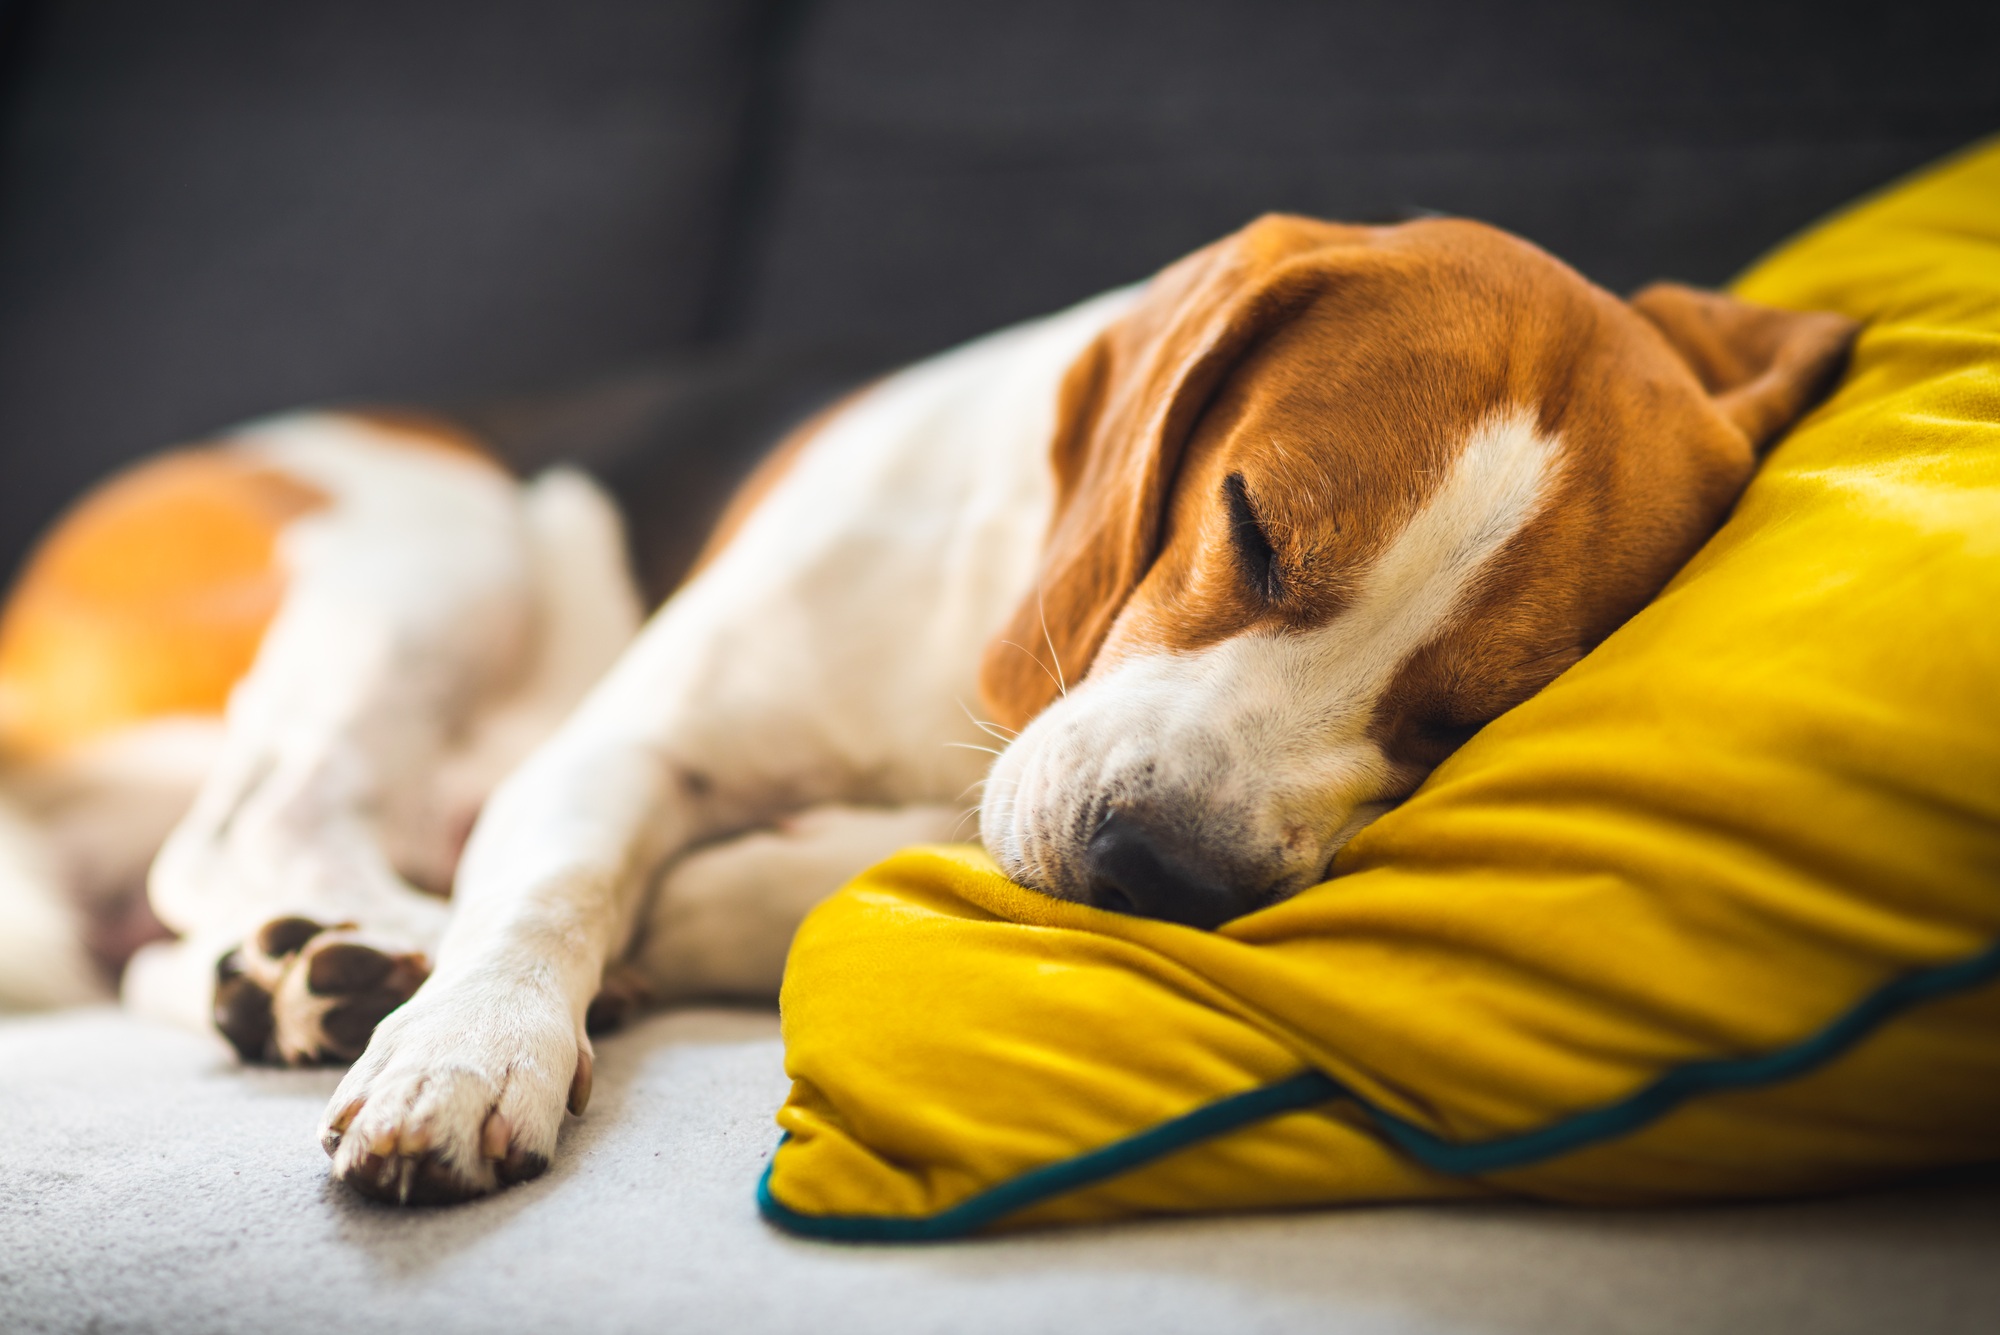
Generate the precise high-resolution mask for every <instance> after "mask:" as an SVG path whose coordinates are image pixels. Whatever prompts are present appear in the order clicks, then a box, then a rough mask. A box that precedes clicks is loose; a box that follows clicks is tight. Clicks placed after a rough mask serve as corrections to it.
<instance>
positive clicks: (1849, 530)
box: [760, 142, 2000, 1238]
mask: <svg viewBox="0 0 2000 1335" xmlns="http://www.w3.org/2000/svg"><path fill="white" fill-rule="evenodd" d="M1737 290H1738V291H1739V292H1741V293H1742V294H1743V295H1744V296H1746V297H1749V298H1752V299H1754V300H1758V301H1763V302H1767V303H1771V304H1774V305H1787V306H1797V307H1814V308H1824V309H1832V310H1837V311H1842V312H1845V313H1847V314H1849V315H1852V316H1855V317H1857V318H1860V319H1862V320H1864V321H1866V322H1867V324H1868V327H1867V329H1866V331H1865V332H1864V333H1863V334H1862V336H1861V339H1860V342H1859V344H1858V346H1857V348H1856V350H1855V353H1854V358H1853V363H1852V366H1851V368H1850V370H1849V373H1848V375H1847V377H1846V379H1845V380H1844V381H1843V383H1842V384H1841V386H1840V387H1839V389H1838V390H1837V392H1836V393H1835V395H1834V396H1833V397H1832V399H1831V400H1830V401H1829V402H1827V403H1826V404H1825V405H1823V406H1822V407H1821V408H1820V409H1819V410H1818V411H1817V412H1815V413H1814V414H1813V415H1812V416H1811V417H1810V418H1809V419H1808V420H1807V421H1806V422H1804V423H1803V424H1802V425H1801V426H1800V427H1799V428H1798V429H1797V430H1796V431H1795V432H1794V433H1793V434H1792V435H1791V436H1790V437H1789V438H1788V439H1787V440H1786V441H1785V442H1784V443H1783V444H1782V445H1781V446H1780V447H1779V448H1778V449H1777V450H1776V452H1775V453H1774V454H1773V455H1772V457H1771V459H1770V460H1769V462H1768V463H1767V464H1766V465H1765V467H1764V468H1763V470H1762V471H1761V472H1760V473H1759V475H1758V476H1757V479H1756V480H1755V482H1753V484H1752V485H1751V487H1750V490H1749V491H1748V493H1747V494H1746V495H1745V496H1744V498H1743V501H1742V503H1741V505H1740V506H1739V507H1738V510H1737V512H1736V514H1735V515H1734V516H1733V517H1732V518H1731V519H1730V521H1729V523H1728V524H1727V525H1726V526H1725V527H1724V528H1723V530H1722V531H1721V532H1720V533H1719V534H1718V535H1717V536H1716V538H1715V539H1714V541H1712V542H1710V543H1709V544H1708V546H1707V547H1706V548H1704V549H1703V551H1702V552H1701V553H1700V555H1699V556H1698V557H1697V558H1696V559H1695V560H1694V562H1693V563H1692V564H1691V565H1689V567H1688V568H1687V569H1686V570H1685V571H1684V572H1683V573H1682V574H1681V575H1680V577H1679V578H1677V579H1676V580H1675V581H1674V583H1673V584H1672V585H1671V586H1670V587H1669V588H1668V589H1667V590H1666V591H1665V592H1664V593H1663V594H1662V595H1661V596H1660V598H1659V600H1658V601H1657V602H1656V603H1654V604H1653V605H1652V606H1651V607H1649V608H1648V609H1647V610H1646V611H1645V612H1643V613H1642V614H1641V615H1639V616H1638V617H1636V618H1634V619H1633V620H1632V622H1631V623H1630V624H1628V625H1627V626H1625V627H1624V628H1623V629H1621V630H1620V631H1619V632H1618V633H1617V634H1615V635H1614V636H1612V637H1611V639H1609V640H1608V641H1606V642H1605V644H1604V645H1603V646H1602V647H1600V648H1599V649H1598V650H1597V651H1596V652H1595V653H1592V654H1591V655H1590V656H1589V657H1588V658H1586V659H1585V660H1584V661H1583V662H1582V663H1580V664H1578V665H1577V666H1576V667H1575V668H1574V669H1572V670H1571V671H1570V672H1569V673H1567V674H1565V675H1564V676H1563V677H1562V678H1561V679H1560V680H1559V681H1557V682H1556V683H1555V684H1554V685H1552V686H1550V687H1549V688H1548V689H1547V690H1546V691H1544V692H1543V693H1542V694H1541V695H1539V696H1537V697H1535V698H1534V699H1533V700H1531V701H1529V702H1528V703H1527V704H1525V705H1523V706H1521V707H1520V708H1518V709H1516V710H1514V711H1513V712H1512V713H1510V714H1508V715H1506V716H1505V717H1503V718H1501V719H1500V720H1498V721H1497V722H1495V723H1493V724H1492V725H1490V726H1489V727H1487V728H1486V729H1485V730H1484V731H1483V732H1481V733H1480V734H1479V736H1477V737H1476V738H1474V739H1473V741H1472V742H1471V744H1469V745H1468V746H1466V747H1465V748H1464V750H1462V751H1461V752H1460V753H1459V754H1458V755H1456V756H1455V757H1453V758H1452V759H1451V760H1450V761H1449V762H1448V763H1447V764H1445V765H1444V766H1443V767H1442V768H1441V769H1439V770H1438V771H1437V773H1436V774H1435V775H1433V776H1432V778H1431V780H1430V782H1428V783H1427V784H1425V785H1424V787H1423V789H1422V790H1421V791H1420V792H1419V793H1418V794H1417V795H1416V796H1415V797H1413V798H1412V799H1411V800H1410V801H1409V802H1408V803H1406V804H1405V805H1404V806H1403V807H1401V808H1400V809H1399V810H1397V811H1395V812H1393V813H1391V814H1390V815H1389V816H1387V817H1385V818H1384V819H1383V820H1381V821H1380V822H1379V823H1377V824H1376V825H1375V826H1373V827H1372V828H1370V829H1369V830H1367V831H1366V832H1365V833H1364V834H1363V835H1362V836H1361V837H1360V838H1358V839H1356V840H1355V841H1354V842H1353V844H1352V845H1350V846H1349V848H1348V849H1347V850H1346V851H1345V852H1344V853H1343V854H1342V856H1341V858H1340V861H1339V863H1338V864H1337V866H1336V871H1337V872H1338V873H1340V874H1339V875H1338V877H1337V878H1336V879H1335V880H1332V881H1330V882H1328V883H1326V884H1325V885H1322V886H1319V887H1317V888H1315V889H1313V890H1311V891H1308V892H1307V893H1305V894H1303V895H1300V896H1299V897H1298V898H1296V899H1294V900H1291V901H1290V902H1288V903H1285V904H1281V905H1278V906H1277V907H1274V908H1271V909H1268V910H1265V911H1263V912H1260V913H1256V914H1253V915H1251V916H1250V917H1247V918H1243V919H1239V920H1238V921H1236V922H1232V923H1230V924H1228V925H1227V926H1225V927H1224V928H1223V929H1222V930H1220V931H1218V932H1214V933H1203V932H1197V931H1192V930H1188V929H1185V928H1181V927H1176V926H1173V925H1170V924H1164V923H1157V922H1147V921H1142V920H1138V919H1133V918H1125V917H1119V916H1117V915H1113V914H1108V913H1102V912H1099V911H1096V910H1093V909H1089V908H1083V907H1080V906H1077V905H1073V904H1066V903H1060V902H1057V901H1054V900H1051V899H1048V898H1045V897H1043V896H1041V895H1037V894H1034V893H1032V892H1030V891H1026V890H1022V889H1020V888H1018V887H1016V886H1014V885H1011V884H1009V883H1008V882H1007V881H1006V880H1004V879H1003V878H1002V877H1000V876H999V875H998V874H997V873H996V872H995V871H994V870H993V868H992V867H991V865H990V864H989V863H988V862H987V861H986V860H985V858H984V857H983V855H981V854H980V853H979V852H978V851H977V850H975V849H971V848H933V849H919V850H913V851H911V852H908V853H904V854H902V855H900V856H898V857H896V858H893V859H891V860H890V861H889V862H887V863H884V864H883V865H881V866H879V867H877V868H875V869H874V870H872V871H870V872H869V873H867V874H866V875H864V876H863V877H861V878H860V879H859V880H858V881H856V882H855V883H854V884H853V885H851V886H849V887H848V888H847V889H846V890H844V891H843V892H842V893H841V894H839V895H837V896H836V897H835V898H833V899H832V900H830V901H828V902H827V903H826V904H825V905H824V906H822V907H821V908H820V909H819V910H817V911H816V912H815V913H814V914H813V915H812V916H811V917H810V918H809V919H808V920H807V922H806V924H805V926H804V928H803V929H802V931H801V932H800V934H799V937H798V940H797V943H796V944H795V945H794V947H793V952H792V957H791V961H790V965H789V968H788V971H787V975H786V980H785V988H784V995H783V1009H784V1033H785V1045H786V1062H787V1066H788V1069H789V1071H790V1073H791V1075H792V1078H793V1082H794V1083H793V1088H792V1094H791V1098H790V1100H789V1101H788V1102H787V1103H786V1105H785V1107H784V1109H783V1110H782V1111H781V1112H780V1114H779V1118H778V1120H779V1123H780V1125H781V1126H782V1127H783V1128H784V1131H785V1132H786V1139H785V1140H784V1142H783V1143H782V1145H781V1146H780V1148H779V1149H778V1150H777V1152H776V1154H775V1156H774V1158H773V1161H772V1166H771V1169H770V1171H769V1173H768V1174H767V1176H766V1179H765V1182H764V1185H763V1188H762V1191H761V1192H760V1200H761V1202H762V1205H763V1208H764V1211H765V1213H766V1215H767V1217H769V1218H771V1219H772V1220H773V1221H774V1222H776V1223H778V1224H780V1225H781V1226H784V1227H787V1228H791V1229H795V1230H797V1231H801V1232H806V1233H813V1234H818V1235H822V1236H829V1237H847V1238H924V1237H939V1236H949V1235H952V1234H957V1233H963V1232H967V1231H970V1230H973V1229H978V1228H982V1227H985V1226H988V1225H991V1224H995V1223H1003V1224H1015V1223H1024V1222H1035V1221H1047V1220H1054V1219H1083V1218H1101V1217H1106V1216H1113V1215H1121V1214H1130V1213H1137V1212H1156V1211H1188V1210H1214V1209H1238V1208H1244V1207H1257V1206H1277V1205H1306V1204H1326V1203H1335V1202H1350V1201H1362V1200H1386V1199H1410V1198H1419V1197H1446V1196H1466V1195H1477V1194H1491V1193H1506V1194H1512V1195H1526V1196H1533V1197H1540V1198H1546V1199H1554V1200H1564V1201H1596V1202H1646V1201H1671V1200H1693V1199H1715V1198H1722V1197H1743V1196H1766V1195H1774V1194H1785V1193H1797V1192H1810V1191H1821V1190H1829V1189H1839V1188H1846V1187H1851V1186H1855V1185H1858V1184H1863V1183H1870V1182H1875V1181H1880V1180H1884V1179H1887V1178H1892V1177H1894V1176H1897V1175H1900V1174H1905V1173H1908V1172H1911V1171H1913V1170H1920V1169H1934V1168H1939V1167H1945V1166H1950V1165H1960V1164H1969V1163H1974V1162H1979V1161H1992V1160H1995V1159H2000V984H1996V982H1995V979H1996V975H2000V944H1996V943H2000V142H1996V143H1990V144H1988V145H1986V146H1984V147H1983V148H1981V149H1978V150H1975V151H1973V152H1971V153H1968V154H1966V155H1963V156H1961V157H1960V158H1958V159H1956V160H1954V161H1952V162H1949V163H1947V164H1945V165H1943V166H1942V167H1939V168H1936V169H1933V170H1932V171H1931V172H1929V173H1928V174H1926V175H1924V176H1922V177H1920V178H1919V179H1916V180H1914V181H1912V182H1909V183H1906V184H1904V185H1902V186H1900V187H1898V188H1896V189H1894V190H1892V191H1891V192H1889V193H1887V194H1886V195H1884V196H1882V197H1880V198H1878V199H1875V200H1873V201H1871V202H1867V203H1864V204H1862V205H1861V206H1859V207H1857V208H1856V209H1854V210H1852V211H1850V212H1848V213H1847V214H1845V215H1843V216H1840V217H1837V218H1835V219H1834V220H1832V221H1831V222H1828V223H1826V224H1824V225H1822V226H1821V227H1820V228H1819V229H1817V230H1816V231H1814V232H1812V233H1810V234H1808V235H1807V236H1805V237H1804V238H1803V239H1801V240H1798V241H1796V242H1794V243H1792V244H1791V245H1789V246H1787V247H1786V248H1784V249H1783V250H1781V251H1780V252H1779V253H1777V254H1776V255H1775V256H1773V257H1771V258H1770V259H1768V260H1766V261H1765V262H1764V263H1763V264H1761V265H1760V266H1759V267H1757V268H1756V269H1755V270H1754V271H1753V272H1752V273H1750V274H1749V275H1748V276H1746V277H1745V278H1743V279H1742V280H1741V282H1740V283H1739V284H1738V289H1737Z"/></svg>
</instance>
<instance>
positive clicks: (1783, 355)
mask: <svg viewBox="0 0 2000 1335" xmlns="http://www.w3.org/2000/svg"><path fill="white" fill-rule="evenodd" d="M1632 305H1633V307H1634V308H1635V309H1636V310H1637V311H1638V312H1639V314H1641V315H1643V316H1645V317H1646V318H1647V319H1648V320H1650V321H1651V322H1652V323H1653V326H1654V327H1655V328H1657V329H1658V330H1659V331H1660V333H1662V334H1663V335H1665V336H1666V340H1667V342H1668V344H1669V345H1671V346H1672V347H1673V349H1674V351H1676V352H1678V353H1679V354H1680V355H1681V358H1682V360H1684V361H1685V362H1687V364H1688V365H1689V366H1690V367H1691V368H1693V370H1694V373H1695V375H1696V377H1697V378H1698V379H1700V381H1701V384H1702V388H1704V389H1706V390H1707V391H1708V392H1709V395H1710V397H1711V398H1713V399H1714V400H1715V406H1716V408H1717V409H1719V410H1720V411H1721V413H1722V415H1723V416H1724V417H1726V418H1728V419H1729V421H1730V422H1732V423H1733V424H1734V425H1735V426H1736V428H1737V429H1738V430H1740V431H1741V432H1742V433H1743V434H1744V435H1745V436H1747V437H1748V438H1749V440H1750V445H1751V447H1752V448H1753V449H1762V448H1763V447H1764V446H1766V445H1768V444H1770V443H1771V442H1772V441H1774V440H1776V439H1777V437H1778V436H1779V434H1780V433H1782V432H1783V431H1784V430H1785V428H1786V427H1788V426H1790V425H1791V424H1792V423H1793V422H1795V421H1797V420H1798V419H1799V418H1800V417H1801V416H1803V415H1804V414H1805V411H1806V409H1808V408H1810V407H1811V406H1812V405H1813V404H1815V403H1817V402H1818V401H1819V399H1820V396H1821V395H1822V394H1824V393H1825V392H1826V390H1827V389H1828V387H1829V386H1830V385H1831V384H1832V381H1833V378H1834V376H1836V375H1837V374H1839V372H1840V369H1841V367H1842V366H1843V365H1845V364H1846V361H1847V350H1848V347H1849V345H1851V344H1852V343H1853V342H1854V335H1855V334H1856V333H1857V332H1858V331H1859V329H1860V326H1859V325H1857V324H1855V323H1854V321H1852V320H1850V319H1848V318H1846V317H1845V316H1841V315H1835V314H1833V313H1832V312H1830V311H1784V310H1778V309H1776V308H1774V307H1770V306H1755V305H1752V304H1751V303H1749V302H1747V301H1738V300H1737V299H1736V298H1735V297H1730V296H1724V295H1723V294H1721V293H1719V292H1702V291H1699V290H1698V289H1695V288H1691V287H1683V286H1681V285H1680V284H1679V283H1655V284H1653V285H1652V286H1651V287H1649V288H1646V289H1645V290H1644V291H1642V292H1640V293H1639V294H1638V295H1637V296H1635V297H1633V298H1632Z"/></svg>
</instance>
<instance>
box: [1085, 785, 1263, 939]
mask: <svg viewBox="0 0 2000 1335" xmlns="http://www.w3.org/2000/svg"><path fill="white" fill-rule="evenodd" d="M1084 861H1085V865H1086V866H1088V867H1089V869H1090V899H1091V902H1092V903H1093V904H1095V905H1097V907H1099V908H1104V909H1111V910H1113V911H1114V912H1117V913H1131V914H1136V915H1137V916H1139V917H1141V918H1159V919H1161V920H1163V921H1166V922H1177V923H1181V924H1183V925H1185V926H1188V927H1200V928H1203V929H1207V928H1210V927H1219V926H1221V925H1222V924H1223V923H1225V922H1227V921H1229V920H1230V919H1231V918H1234V917H1235V916H1237V915H1238V914H1239V913H1242V912H1243V909H1244V906H1243V905H1242V904H1240V903H1238V902H1237V898H1236V896H1235V895H1234V894H1232V893H1231V892H1230V890H1229V887H1228V886H1227V885H1225V884H1223V883H1222V882H1220V881H1218V880H1216V879H1215V878H1214V877H1212V876H1210V875H1208V874H1207V873H1205V872H1204V871H1203V870H1202V868H1201V867H1200V866H1199V865H1197V864H1196V863H1195V862H1194V860H1193V859H1192V858H1190V857H1189V856H1187V855H1186V854H1184V853H1176V852H1174V851H1173V850H1172V846H1171V843H1170V841H1169V840H1168V839H1166V838H1163V837H1161V835H1159V834H1158V833H1157V832H1155V831H1153V830H1150V829H1148V828H1147V826H1146V825H1145V824H1144V823H1142V822H1141V821H1139V820H1136V819H1134V818H1133V817H1131V816H1128V815H1123V814H1120V813H1118V812H1113V813H1112V814H1111V815H1109V816H1106V817H1105V818H1104V824H1102V825H1100V826H1099V827H1098V829H1097V833H1096V834H1094V835H1092V836H1091V839H1090V846H1089V848H1088V849H1086V850H1085V853H1084Z"/></svg>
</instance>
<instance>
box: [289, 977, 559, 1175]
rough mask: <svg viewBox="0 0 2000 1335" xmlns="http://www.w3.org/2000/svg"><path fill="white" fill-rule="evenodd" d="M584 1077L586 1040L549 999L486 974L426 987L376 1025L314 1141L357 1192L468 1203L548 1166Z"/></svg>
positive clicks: (335, 1173) (539, 1171)
mask: <svg viewBox="0 0 2000 1335" xmlns="http://www.w3.org/2000/svg"><path fill="white" fill-rule="evenodd" d="M590 1075H591V1051H590V1042H589V1040H588V1039H587V1038H585V1037H584V1036H583V1035H582V1034H581V1033H579V1032H578V1031H577V1028H576V1026H575V1024H574V1022H573V1021H572V1019H571V1018H570V1016H569V1014H568V1012H567V1010H566V1009H564V1008H563V1007H562V1006H561V1005H560V1004H559V1003H555V1002H554V1000H553V999H552V998H546V997H543V996H540V995H539V994H537V993H535V992H534V991H533V990H532V989H531V988H526V987H523V988H518V989H516V988H508V987H506V986H503V985H500V984H497V983H493V982H491V981H488V982H486V983H484V984H483V985H481V986H478V987H476V988H465V987H460V988H457V989H447V990H441V991H434V992H427V993H424V994H420V995H419V996H418V997H417V998H416V999H415V1000H413V1001H412V1002H411V1003H410V1005H408V1006H406V1007H405V1008H403V1009H402V1010H400V1011H398V1012H397V1013H396V1014H394V1015H392V1016H390V1017H389V1019H388V1020H387V1021H386V1022H384V1023H383V1024H382V1026H381V1027H380V1028H379V1029H378V1030H377V1031H376V1033H375V1038H374V1041H373V1042H371V1043H370V1044H369V1045H368V1051H367V1052H366V1053H365V1054H363V1056H362V1059H361V1060H360V1061H359V1062H358V1063H356V1064H355V1066H354V1068H353V1069H352V1070H350V1071H349V1072H348V1073H347V1078H346V1079H344V1080H342V1081H341V1082H340V1088H339V1089H338V1090H336V1091H335V1092H334V1096H333V1101H332V1102H331V1103H329V1104H328V1105H327V1113H326V1119H325V1120H324V1121H323V1122H322V1123H321V1125H320V1143H321V1144H322V1145H323V1146H325V1148H326V1152H327V1153H328V1154H329V1155H331V1156H332V1157H333V1170H332V1171H333V1176H334V1177H336V1178H338V1179H339V1180H340V1181H342V1182H345V1183H347V1185H348V1186H350V1187H353V1188H354V1189H355V1190H356V1191H359V1192H361V1193H362V1194H363V1195H365V1196H373V1197H374V1198H376V1199H377V1200H383V1201H389V1202H392V1203H394V1204H399V1205H443V1204H449V1203H451V1202H455V1201H463V1200H470V1199H471V1198H473V1197H475V1196H483V1195H485V1194H487V1193H488V1192H491V1191H495V1190H498V1189H499V1188H500V1187H503V1186H508V1185H511V1184H513V1183H516V1182H524V1181H526V1180H527V1179H529V1178H532V1177H537V1176H539V1175H540V1174H541V1173H542V1172H543V1171H544V1170H545V1169H547V1167H548V1166H549V1160H550V1158H552V1157H553V1156H554V1154H555V1148H556V1136H557V1133H558V1132H559V1131H560V1129H561V1127H562V1118H563V1110H564V1108H565V1107H567V1108H568V1109H569V1111H571V1112H574V1113H581V1112H582V1111H583V1109H584V1105H585V1104H586V1103H587V1102H588V1101H589V1099H590Z"/></svg>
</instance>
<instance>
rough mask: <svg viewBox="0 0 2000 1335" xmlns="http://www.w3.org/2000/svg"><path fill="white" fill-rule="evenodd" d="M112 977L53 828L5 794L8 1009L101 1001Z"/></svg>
mask: <svg viewBox="0 0 2000 1335" xmlns="http://www.w3.org/2000/svg"><path fill="white" fill-rule="evenodd" d="M107 995H108V989H107V988H106V987H105V985H104V981H103V979H102V978H101V977H99V976H98V973H97V971H96V969H95V968H93V967H92V964H91V960H90V956H89V955H88V953H87V952H86V951H85V949H84V945H83V932H82V924H81V923H80V922H79V921H78V915H77V913H76V906H75V903H74V900H73V898H72V897H71V896H70V895H68V894H67V893H66V887H65V885H64V878H63V876H62V872H61V867H60V865H59V860H58V857H57V854H56V850H55V849H54V848H53V847H51V845H50V841H49V839H48V837H47V835H46V834H45V833H44V832H43V831H42V830H41V829H40V828H38V827H37V826H36V825H35V823H34V822H33V821H32V820H31V819H29V817H28V816H27V814H26V813H25V812H23V811H21V810H19V809H18V808H17V807H16V806H15V805H14V804H13V803H12V802H10V801H7V800H6V799H5V798H4V797H0V1011H8V1010H30V1009H38V1008H41V1007H45V1006H67V1005H74V1004H77V1003H79V1002H86V1001H99V1000H103V999H104V998H105V997H106V996H107Z"/></svg>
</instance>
